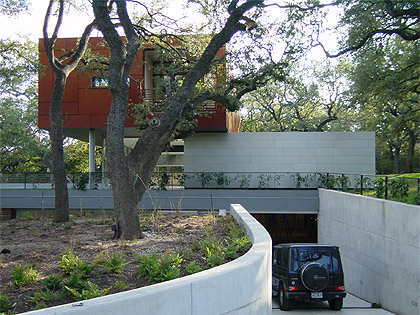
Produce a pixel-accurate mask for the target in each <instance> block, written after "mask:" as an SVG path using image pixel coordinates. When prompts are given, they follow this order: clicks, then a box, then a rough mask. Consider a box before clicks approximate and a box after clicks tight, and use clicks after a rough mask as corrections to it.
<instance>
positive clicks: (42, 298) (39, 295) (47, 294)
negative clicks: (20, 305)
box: [29, 289, 61, 308]
mask: <svg viewBox="0 0 420 315" xmlns="http://www.w3.org/2000/svg"><path fill="white" fill-rule="evenodd" d="M60 298H61V292H59V291H53V290H49V289H46V290H43V291H39V292H35V293H34V295H33V296H32V297H30V298H29V301H30V302H31V303H34V304H36V305H41V306H42V307H41V308H45V307H46V305H45V303H51V302H54V301H56V300H58V299H60ZM44 305H45V306H44Z"/></svg>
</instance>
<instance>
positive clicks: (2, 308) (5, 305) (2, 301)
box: [0, 294, 10, 312]
mask: <svg viewBox="0 0 420 315" xmlns="http://www.w3.org/2000/svg"><path fill="white" fill-rule="evenodd" d="M9 308H10V302H9V299H8V298H7V296H5V295H1V294H0V312H6V311H7V310H8V309H9Z"/></svg>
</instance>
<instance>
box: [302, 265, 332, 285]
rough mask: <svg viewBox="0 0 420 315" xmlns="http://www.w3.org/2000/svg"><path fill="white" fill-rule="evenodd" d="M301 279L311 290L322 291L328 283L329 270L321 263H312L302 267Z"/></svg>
mask: <svg viewBox="0 0 420 315" xmlns="http://www.w3.org/2000/svg"><path fill="white" fill-rule="evenodd" d="M300 279H301V281H302V283H303V285H304V286H305V288H307V289H308V290H310V291H321V290H323V289H324V288H325V287H326V286H327V284H328V270H327V269H326V268H325V267H324V266H323V265H321V264H318V263H311V264H307V265H306V266H305V267H303V268H302V270H301V273H300Z"/></svg>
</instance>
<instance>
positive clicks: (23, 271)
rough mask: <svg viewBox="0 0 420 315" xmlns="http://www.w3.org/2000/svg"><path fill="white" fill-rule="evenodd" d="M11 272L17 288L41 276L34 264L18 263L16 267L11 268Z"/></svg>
mask: <svg viewBox="0 0 420 315" xmlns="http://www.w3.org/2000/svg"><path fill="white" fill-rule="evenodd" d="M11 273H12V277H13V284H14V285H15V286H16V287H17V288H19V287H21V286H22V285H24V284H27V283H33V282H35V281H36V280H37V279H38V278H39V277H40V274H39V272H38V271H36V270H35V269H34V268H33V266H32V265H26V266H23V265H16V267H15V268H13V269H12V270H11Z"/></svg>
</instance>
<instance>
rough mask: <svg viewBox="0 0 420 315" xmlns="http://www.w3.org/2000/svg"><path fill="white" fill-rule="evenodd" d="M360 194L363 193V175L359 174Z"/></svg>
mask: <svg viewBox="0 0 420 315" xmlns="http://www.w3.org/2000/svg"><path fill="white" fill-rule="evenodd" d="M360 194H361V195H363V175H360Z"/></svg>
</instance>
